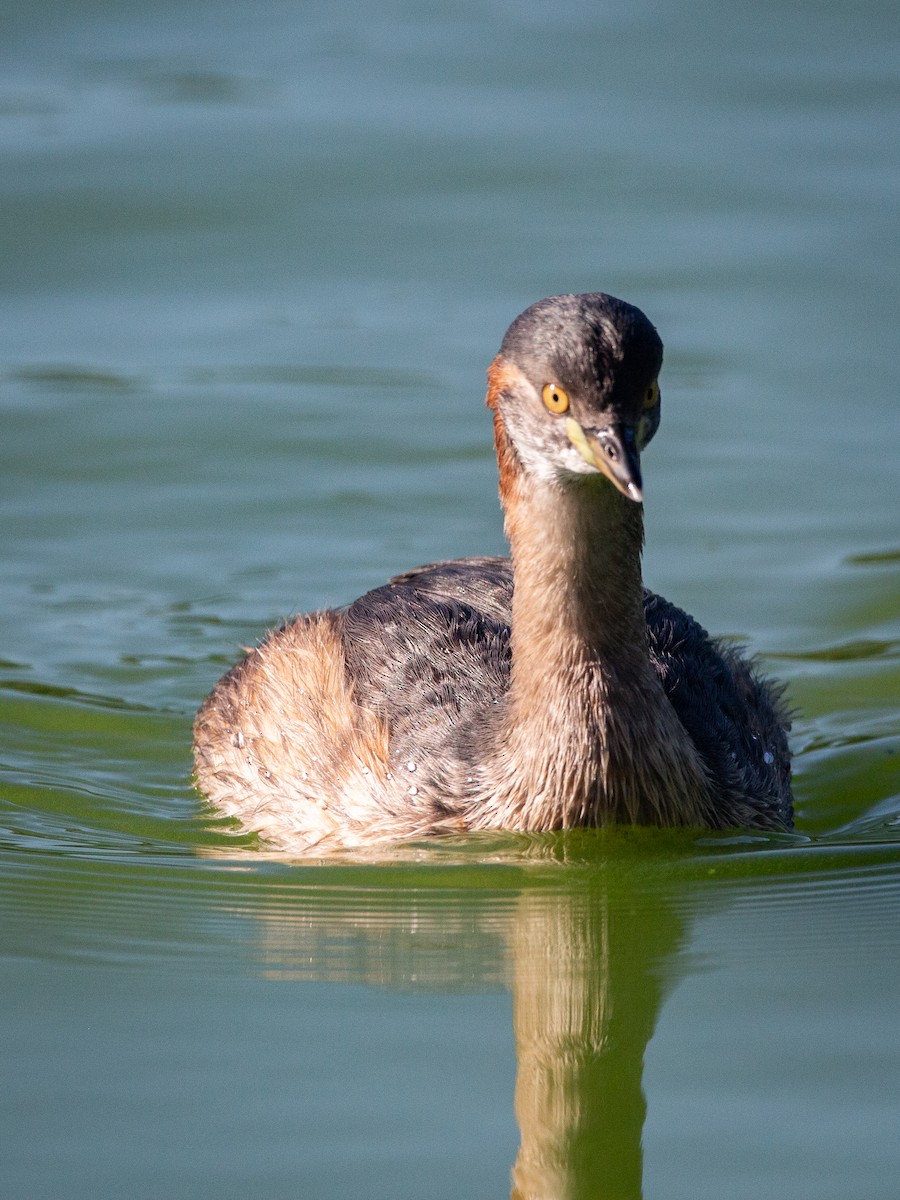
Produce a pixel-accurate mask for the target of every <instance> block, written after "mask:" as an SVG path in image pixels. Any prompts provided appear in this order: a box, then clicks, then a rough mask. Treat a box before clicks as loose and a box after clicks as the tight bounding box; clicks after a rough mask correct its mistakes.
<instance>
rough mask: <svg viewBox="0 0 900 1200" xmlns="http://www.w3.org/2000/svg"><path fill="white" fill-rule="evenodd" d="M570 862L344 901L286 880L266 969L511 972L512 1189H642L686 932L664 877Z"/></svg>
mask: <svg viewBox="0 0 900 1200" xmlns="http://www.w3.org/2000/svg"><path fill="white" fill-rule="evenodd" d="M588 836H589V835H588ZM554 844H556V845H558V843H554ZM564 875H565V878H564V879H563V880H561V881H558V882H555V883H551V884H550V885H549V886H548V885H547V884H546V881H545V882H543V883H541V884H539V885H537V886H526V887H524V888H516V889H515V890H514V891H512V892H510V893H508V894H507V895H506V896H503V894H502V893H501V894H500V895H499V896H498V894H497V893H492V894H490V895H487V894H485V895H483V897H482V899H480V900H478V899H474V900H473V893H472V892H469V891H467V890H465V889H460V890H459V891H458V892H457V893H456V894H455V896H451V897H450V898H449V899H448V895H447V890H446V889H445V888H439V889H438V890H437V894H436V895H429V891H428V889H427V888H426V889H421V888H418V887H417V888H416V890H415V891H410V892H409V893H404V891H403V889H402V888H392V889H389V890H388V889H386V891H385V896H384V900H385V903H384V904H383V905H382V904H379V902H378V900H377V898H374V897H373V891H372V889H371V887H365V888H363V889H360V891H359V892H358V893H356V892H354V891H352V890H348V891H346V892H342V893H341V899H340V902H339V903H336V893H335V890H334V888H333V887H331V888H328V889H322V890H321V891H317V890H316V889H315V888H311V889H310V890H309V891H308V892H303V893H301V895H300V896H298V895H297V894H296V893H292V897H291V904H290V906H289V907H288V906H285V907H283V908H281V907H279V908H278V909H277V910H276V909H272V910H270V911H269V913H268V914H267V915H266V917H265V919H264V920H263V922H262V926H261V944H260V954H261V959H262V962H261V966H262V969H263V971H264V973H265V974H266V975H267V976H268V977H270V978H304V979H319V980H329V981H334V980H339V981H341V982H347V983H360V982H364V983H368V984H373V985H377V986H381V987H397V988H402V989H404V990H405V989H408V988H409V986H410V985H411V981H415V985H414V986H418V987H421V986H425V987H427V988H428V989H429V990H435V989H444V990H446V991H448V992H453V991H458V990H464V989H466V988H468V987H472V986H475V987H477V988H479V990H480V989H481V988H483V987H484V986H486V985H497V984H501V983H502V984H507V985H508V986H510V987H511V988H512V993H513V1024H514V1034H515V1048H516V1057H517V1075H516V1084H515V1097H514V1105H515V1115H516V1120H517V1123H518V1126H519V1131H520V1147H519V1151H518V1154H517V1157H516V1160H515V1163H514V1165H513V1167H512V1186H511V1195H512V1197H513V1200H572V1198H577V1197H585V1200H587V1198H588V1197H590V1198H591V1200H640V1198H641V1197H642V1194H643V1193H642V1133H643V1124H644V1116H645V1112H646V1103H645V1098H644V1093H643V1087H642V1072H643V1061H644V1052H645V1049H646V1046H647V1043H648V1041H649V1039H650V1037H651V1035H652V1033H653V1029H654V1026H655V1024H656V1020H657V1017H658V1015H659V1011H660V1008H661V1005H662V1002H663V998H664V992H665V990H666V987H667V986H669V985H670V984H671V983H672V982H673V981H674V978H675V977H677V971H678V966H679V962H680V960H679V956H678V951H679V949H680V947H681V945H682V943H683V940H684V936H685V931H684V927H683V923H682V920H681V918H680V917H679V916H678V915H677V914H676V913H675V912H674V910H673V908H672V907H671V906H670V904H669V903H668V902H667V899H666V896H665V895H664V894H661V892H660V889H659V888H658V887H654V886H651V887H649V888H647V887H643V886H635V885H633V884H632V883H630V882H629V881H628V880H624V879H623V878H622V873H621V872H616V875H615V878H614V879H610V878H608V877H607V876H606V874H605V873H604V871H603V869H602V868H594V869H592V870H591V872H590V875H591V877H590V878H588V877H587V872H585V871H581V870H579V871H578V872H577V878H576V879H573V878H572V877H571V876H570V873H569V871H568V870H566V871H565V872H564ZM474 896H475V897H477V896H478V892H477V891H476V892H475V893H474ZM426 929H427V930H428V933H429V936H425V935H424V933H423V931H424V930H426ZM341 947H343V951H342V949H341ZM423 947H424V949H423ZM651 1103H652V1098H651Z"/></svg>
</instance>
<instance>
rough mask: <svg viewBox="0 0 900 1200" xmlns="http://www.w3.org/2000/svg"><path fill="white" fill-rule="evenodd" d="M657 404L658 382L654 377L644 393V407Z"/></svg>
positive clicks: (653, 406)
mask: <svg viewBox="0 0 900 1200" xmlns="http://www.w3.org/2000/svg"><path fill="white" fill-rule="evenodd" d="M657 404H659V384H658V383H657V382H656V380H655V379H654V380H653V382H652V383H651V384H650V386H649V387H648V388H647V390H646V392H645V393H644V408H648V409H649V408H656V406H657Z"/></svg>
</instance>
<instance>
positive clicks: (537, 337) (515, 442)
mask: <svg viewBox="0 0 900 1200" xmlns="http://www.w3.org/2000/svg"><path fill="white" fill-rule="evenodd" d="M661 365H662V343H661V342H660V339H659V336H658V335H657V333H656V330H655V329H654V327H653V326H652V325H651V324H650V322H649V321H648V320H647V318H646V317H645V316H644V314H643V313H642V312H640V311H639V310H638V309H636V308H634V307H632V306H631V305H629V304H626V303H624V302H623V301H621V300H616V299H615V298H614V297H612V296H607V295H603V294H602V293H589V294H587V295H583V296H553V297H551V298H550V299H547V300H542V301H540V302H539V303H538V304H535V305H532V307H531V308H529V309H527V310H526V311H525V312H524V313H522V315H521V316H519V317H517V318H516V320H515V321H513V323H512V325H511V326H510V328H509V330H508V331H507V334H506V336H505V338H504V339H503V344H502V346H501V348H500V352H499V354H498V355H497V357H496V358H495V359H494V361H493V362H492V363H491V366H490V368H489V370H488V392H487V403H488V406H489V407H490V408H491V409H493V413H494V441H495V445H496V450H497V459H498V463H499V469H500V497H501V500H502V503H503V508H504V511H505V515H506V532H507V535H508V537H509V542H510V549H511V561H510V560H509V559H504V558H468V559H461V560H458V561H455V562H443V563H435V564H432V565H430V566H425V567H419V568H417V569H415V570H413V571H410V572H409V573H407V574H405V575H400V576H398V577H397V578H395V579H392V580H391V581H390V582H389V583H387V584H385V586H384V587H380V588H376V589H375V590H374V591H371V592H368V593H367V594H366V595H365V596H362V597H361V598H360V599H359V600H356V601H355V602H354V603H353V604H351V605H350V606H349V607H347V608H343V609H331V610H328V611H325V612H319V613H312V614H306V615H303V616H299V617H295V618H293V619H291V620H290V621H288V622H287V624H285V625H284V626H283V627H282V628H281V629H279V630H277V631H275V632H273V633H270V634H269V635H268V636H267V637H266V639H265V640H264V641H263V642H262V644H261V645H260V646H259V647H258V648H257V649H255V650H252V651H250V653H249V654H248V655H247V656H246V657H245V658H244V659H242V660H241V661H240V662H239V663H238V664H237V665H236V666H235V667H233V668H232V669H231V670H230V671H229V672H228V674H227V675H225V676H224V677H223V678H222V679H221V680H220V681H219V683H218V684H217V685H216V687H215V689H214V690H213V692H212V693H211V695H210V696H209V697H208V699H207V700H206V702H205V703H204V705H203V706H202V708H201V709H200V712H199V713H198V715H197V720H196V723H195V763H196V774H197V782H198V785H199V787H200V789H201V790H202V791H203V792H204V793H205V794H206V796H207V797H208V798H209V800H210V801H211V802H212V803H213V804H214V805H215V806H216V807H217V808H218V809H219V810H220V811H222V812H223V813H226V814H229V815H232V816H235V817H238V818H240V820H241V822H242V823H243V824H244V826H245V827H246V828H248V829H251V830H256V831H258V832H259V833H260V834H261V835H262V836H263V837H264V838H265V839H267V840H268V841H269V842H271V843H273V844H274V845H276V846H281V847H283V848H285V849H295V850H302V849H306V848H309V847H312V846H318V847H321V848H323V849H324V848H327V847H329V846H336V847H337V846H354V845H361V844H364V843H368V842H374V841H383V840H389V839H399V838H411V837H420V836H425V835H430V834H438V833H451V832H463V831H466V830H483V829H510V830H535V831H538V830H553V829H566V828H571V827H573V826H579V825H602V824H606V823H610V822H628V823H641V824H653V825H696V826H707V827H712V828H724V827H728V826H752V827H756V828H763V829H787V828H790V826H791V821H792V803H791V792H790V752H789V749H788V743H787V729H788V725H789V722H788V716H787V713H786V710H785V708H784V705H783V702H782V698H781V692H780V689H779V688H778V687H777V686H776V687H773V686H771V685H770V684H767V683H766V682H765V681H764V680H763V679H762V678H761V677H760V676H759V674H758V673H757V672H756V670H755V669H754V667H753V665H752V664H751V663H749V662H748V661H747V660H746V659H744V658H743V657H741V655H740V654H739V653H738V652H737V651H735V650H734V649H733V648H731V647H728V646H724V645H722V644H720V643H719V642H717V641H715V640H713V639H711V638H710V637H709V635H708V634H707V633H706V632H705V631H704V630H703V629H701V627H700V626H699V625H698V624H697V623H696V622H695V621H694V620H693V619H692V618H691V617H689V616H688V615H687V614H686V613H685V612H683V611H682V610H681V609H679V608H676V607H675V606H674V605H672V604H669V603H668V602H667V601H666V600H663V599H662V598H661V597H660V596H656V595H654V594H653V593H652V592H648V591H645V590H644V589H643V587H642V583H641V566H640V560H641V546H642V543H643V509H642V492H641V472H640V464H639V455H640V452H641V451H642V450H643V449H644V447H645V446H646V445H647V443H648V442H649V441H650V439H651V437H652V436H653V434H654V433H655V432H656V428H657V426H658V424H659V413H660V397H659V386H658V383H657V376H658V374H659V370H660V366H661Z"/></svg>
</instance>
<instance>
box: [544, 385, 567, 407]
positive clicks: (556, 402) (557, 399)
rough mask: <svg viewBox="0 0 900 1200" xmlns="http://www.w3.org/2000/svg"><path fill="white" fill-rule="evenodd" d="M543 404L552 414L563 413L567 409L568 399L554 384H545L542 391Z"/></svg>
mask: <svg viewBox="0 0 900 1200" xmlns="http://www.w3.org/2000/svg"><path fill="white" fill-rule="evenodd" d="M543 397H544V403H545V404H546V406H547V407H548V408H549V409H550V411H551V412H552V413H564V412H565V411H566V409H567V408H568V407H569V397H568V396H567V395H566V393H565V392H564V391H563V390H562V388H561V387H559V386H558V385H557V384H555V383H545V384H544V391H543Z"/></svg>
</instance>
